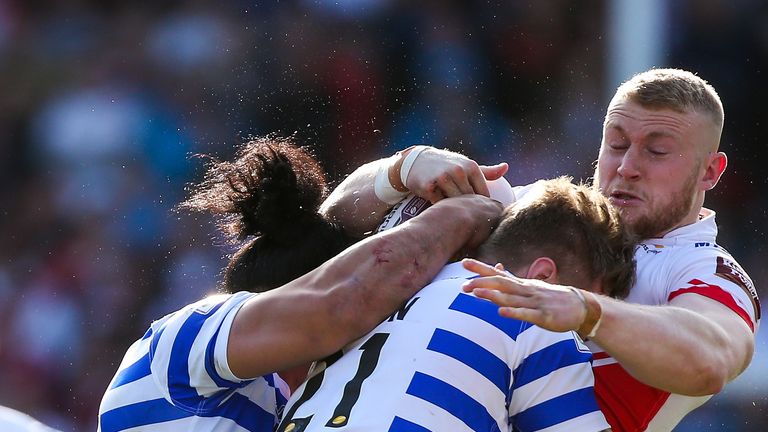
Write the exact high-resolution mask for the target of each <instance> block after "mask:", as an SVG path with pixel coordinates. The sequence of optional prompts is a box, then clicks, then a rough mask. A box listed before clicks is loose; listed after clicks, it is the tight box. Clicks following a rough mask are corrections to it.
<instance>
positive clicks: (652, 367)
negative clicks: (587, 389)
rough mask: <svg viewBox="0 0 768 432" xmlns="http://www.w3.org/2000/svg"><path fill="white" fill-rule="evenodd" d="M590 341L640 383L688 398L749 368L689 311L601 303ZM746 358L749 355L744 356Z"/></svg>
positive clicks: (715, 329)
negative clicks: (601, 310) (600, 312)
mask: <svg viewBox="0 0 768 432" xmlns="http://www.w3.org/2000/svg"><path fill="white" fill-rule="evenodd" d="M601 303H602V307H603V316H602V322H601V325H600V328H599V330H598V332H597V334H596V336H595V337H594V338H593V341H594V342H595V343H597V344H598V345H600V347H602V348H603V349H604V350H605V351H606V352H607V353H608V354H610V355H611V356H612V357H613V358H615V359H616V360H617V361H618V362H619V363H620V364H622V366H623V367H624V368H625V369H626V370H627V371H628V372H629V373H630V374H632V375H633V376H634V377H635V378H637V379H638V380H639V381H641V382H643V383H645V384H648V385H650V386H653V387H656V388H660V389H663V390H666V391H670V392H672V393H679V394H684V395H691V396H701V395H709V394H714V393H717V392H719V391H720V390H721V389H722V387H723V386H724V385H725V384H726V383H727V382H728V381H729V380H730V379H733V378H734V377H735V376H736V375H737V374H738V373H740V372H741V370H743V368H744V367H745V366H746V364H747V363H748V360H747V361H746V363H745V362H744V358H745V355H747V354H745V350H746V351H749V348H748V347H741V346H734V344H740V343H741V342H740V341H739V339H741V340H743V338H737V339H736V340H735V339H734V338H730V337H729V335H728V333H726V332H725V331H724V330H723V327H722V326H720V325H718V324H717V323H716V322H713V320H711V319H709V318H707V317H706V316H704V315H702V314H700V313H698V312H694V311H693V310H690V309H686V308H682V307H675V306H641V305H636V304H628V303H624V302H620V301H616V300H613V299H608V298H602V300H601ZM748 357H749V358H751V352H750V354H748Z"/></svg>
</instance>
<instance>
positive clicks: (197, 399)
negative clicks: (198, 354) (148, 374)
mask: <svg viewBox="0 0 768 432" xmlns="http://www.w3.org/2000/svg"><path fill="white" fill-rule="evenodd" d="M222 304H223V303H219V304H217V305H216V306H214V307H213V308H211V310H210V311H208V312H206V313H205V314H202V313H199V312H193V313H192V314H191V315H190V316H189V317H188V318H187V320H186V321H185V322H184V324H182V325H181V328H180V329H179V332H178V333H177V334H176V339H175V340H174V341H173V347H172V348H171V357H170V361H169V362H170V363H169V365H168V391H169V393H170V395H171V400H173V401H174V402H175V403H178V404H180V405H182V406H185V407H187V408H190V409H193V410H195V411H196V412H197V414H198V415H203V414H204V413H207V412H208V410H210V409H213V408H215V407H216V405H218V404H219V402H220V401H221V399H223V398H224V397H226V396H227V395H228V394H227V392H221V393H219V394H217V395H215V396H211V397H208V398H206V397H204V396H200V395H198V393H197V390H195V389H194V388H193V387H192V386H191V384H190V378H189V353H190V352H191V351H192V345H193V344H194V342H195V339H196V338H197V335H198V334H199V333H200V329H201V328H202V327H203V324H205V321H206V320H208V318H210V317H212V316H214V314H215V313H216V311H217V310H219V308H220V307H221V305H222Z"/></svg>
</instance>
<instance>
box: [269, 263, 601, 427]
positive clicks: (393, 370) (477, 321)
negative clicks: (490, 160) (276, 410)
mask: <svg viewBox="0 0 768 432" xmlns="http://www.w3.org/2000/svg"><path fill="white" fill-rule="evenodd" d="M474 276H475V274H474V273H470V272H468V271H467V270H465V269H464V268H463V267H462V266H461V263H453V264H450V265H448V266H446V267H445V268H444V269H443V270H442V271H441V272H440V274H438V276H437V278H436V279H435V281H433V282H432V283H431V284H430V285H428V286H426V287H425V288H424V289H422V290H421V291H419V292H418V293H417V294H416V295H415V296H414V297H412V298H411V299H410V300H409V301H408V302H406V304H405V305H404V306H403V307H402V308H401V309H400V310H399V311H397V312H395V313H394V314H393V315H392V316H391V317H390V318H389V319H387V320H385V321H384V322H382V323H381V324H380V325H379V326H378V327H376V328H375V329H374V330H373V331H371V332H370V333H369V334H368V335H366V336H364V337H363V338H361V339H359V340H357V341H356V342H354V343H352V344H350V345H348V346H347V347H345V348H344V350H343V355H342V353H338V354H337V355H334V356H331V357H329V358H328V359H326V360H325V361H322V362H318V363H317V364H316V366H315V368H314V370H313V371H312V372H311V373H310V379H309V380H308V381H307V382H305V383H304V384H303V385H302V386H301V387H300V388H299V389H298V390H297V391H296V392H295V393H294V395H293V396H292V397H291V399H290V400H289V402H288V406H287V407H286V411H285V418H284V420H283V421H282V422H281V424H280V426H279V428H278V431H280V432H282V431H286V432H302V431H331V430H340V431H403V432H405V431H435V432H443V431H452V432H454V431H455V432H459V431H511V430H516V431H523V432H528V431H547V432H556V431H599V430H603V429H606V428H608V424H607V423H606V421H605V418H604V417H603V415H602V413H601V412H600V411H599V409H598V406H597V402H596V400H595V396H594V389H593V384H594V380H593V376H592V370H591V364H590V359H591V354H590V352H589V350H588V349H587V348H586V346H584V344H582V343H581V342H580V341H579V340H578V338H577V336H575V334H573V333H572V332H566V333H554V332H550V331H546V330H543V329H541V328H539V327H536V326H533V325H531V324H529V323H526V322H522V321H517V320H512V319H508V318H503V317H501V316H500V315H499V314H498V307H497V306H495V305H494V304H492V303H491V302H488V301H485V300H482V299H479V298H477V297H474V296H472V295H469V294H465V293H463V292H461V288H460V287H461V284H462V283H463V282H464V281H466V280H467V279H470V278H472V277H474Z"/></svg>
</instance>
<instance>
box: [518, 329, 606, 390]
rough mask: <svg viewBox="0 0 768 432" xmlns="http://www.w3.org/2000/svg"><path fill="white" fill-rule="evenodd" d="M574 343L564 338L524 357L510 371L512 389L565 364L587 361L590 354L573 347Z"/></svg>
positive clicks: (590, 356)
mask: <svg viewBox="0 0 768 432" xmlns="http://www.w3.org/2000/svg"><path fill="white" fill-rule="evenodd" d="M575 343H576V342H575V341H574V340H572V339H565V340H562V341H560V342H557V343H554V344H552V345H550V346H548V347H546V348H543V349H541V350H539V351H536V352H535V353H533V354H531V355H529V356H528V357H526V359H525V360H523V361H522V363H520V365H519V366H517V368H515V371H514V372H513V373H512V376H513V377H514V381H513V383H512V390H513V391H514V389H516V388H519V387H522V386H524V385H526V384H528V383H530V382H532V381H535V380H537V379H539V378H541V377H543V376H547V375H549V374H550V373H552V372H554V371H556V370H558V369H561V368H564V367H566V366H570V365H574V364H579V363H587V362H589V361H590V360H591V359H592V354H591V353H585V352H581V351H578V350H576V349H574V344H575Z"/></svg>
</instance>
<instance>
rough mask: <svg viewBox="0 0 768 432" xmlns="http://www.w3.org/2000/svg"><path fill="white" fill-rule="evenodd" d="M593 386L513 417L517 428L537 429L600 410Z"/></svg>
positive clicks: (513, 422) (559, 397)
mask: <svg viewBox="0 0 768 432" xmlns="http://www.w3.org/2000/svg"><path fill="white" fill-rule="evenodd" d="M599 410H600V408H598V407H597V402H596V400H595V390H594V388H593V387H584V388H583V389H579V390H575V391H572V392H570V393H566V394H564V395H560V396H558V397H556V398H552V399H550V400H548V401H546V402H542V403H540V404H538V405H534V406H532V407H530V408H528V409H527V410H525V411H521V412H519V413H517V415H515V416H513V417H512V419H511V420H512V424H513V425H515V430H517V429H519V430H526V431H536V430H540V429H544V428H548V427H550V426H554V425H556V424H558V423H562V422H564V421H566V420H570V419H573V418H576V417H579V416H582V415H584V414H589V413H591V412H596V411H599Z"/></svg>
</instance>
